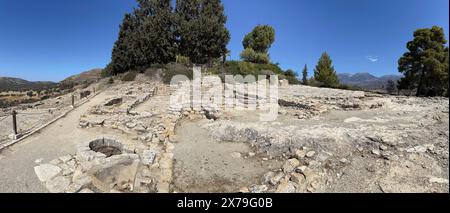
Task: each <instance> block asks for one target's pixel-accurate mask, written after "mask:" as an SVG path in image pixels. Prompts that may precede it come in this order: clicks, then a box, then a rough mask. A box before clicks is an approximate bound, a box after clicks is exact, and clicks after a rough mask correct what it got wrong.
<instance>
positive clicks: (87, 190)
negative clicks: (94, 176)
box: [78, 189, 94, 193]
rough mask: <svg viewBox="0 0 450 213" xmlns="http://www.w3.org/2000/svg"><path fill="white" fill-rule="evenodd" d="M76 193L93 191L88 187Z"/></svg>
mask: <svg viewBox="0 0 450 213" xmlns="http://www.w3.org/2000/svg"><path fill="white" fill-rule="evenodd" d="M78 193H94V192H93V191H92V190H90V189H82V190H81V191H79V192H78Z"/></svg>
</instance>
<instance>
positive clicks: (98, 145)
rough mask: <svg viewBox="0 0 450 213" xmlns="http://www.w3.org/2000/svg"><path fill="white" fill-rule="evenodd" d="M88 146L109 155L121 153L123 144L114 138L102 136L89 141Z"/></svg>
mask: <svg viewBox="0 0 450 213" xmlns="http://www.w3.org/2000/svg"><path fill="white" fill-rule="evenodd" d="M89 148H90V149H91V150H92V151H94V152H100V153H103V154H105V155H106V157H111V156H113V155H121V154H122V150H123V145H122V144H121V143H119V142H117V141H115V140H111V139H107V138H103V139H97V140H94V141H92V142H90V143H89Z"/></svg>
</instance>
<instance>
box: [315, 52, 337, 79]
mask: <svg viewBox="0 0 450 213" xmlns="http://www.w3.org/2000/svg"><path fill="white" fill-rule="evenodd" d="M314 80H316V81H318V82H321V83H322V84H323V86H326V87H334V86H337V85H338V84H339V79H338V77H337V75H336V71H335V70H334V67H333V62H332V60H331V58H330V56H329V55H328V54H327V53H326V52H325V53H323V54H322V56H321V57H320V59H319V62H318V63H317V65H316V68H315V69H314Z"/></svg>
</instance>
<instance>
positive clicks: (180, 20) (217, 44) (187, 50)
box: [175, 0, 230, 64]
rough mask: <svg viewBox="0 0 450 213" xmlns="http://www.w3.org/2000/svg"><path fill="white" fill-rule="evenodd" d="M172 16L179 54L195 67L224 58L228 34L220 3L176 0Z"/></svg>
mask: <svg viewBox="0 0 450 213" xmlns="http://www.w3.org/2000/svg"><path fill="white" fill-rule="evenodd" d="M175 14H176V24H175V32H176V35H177V37H178V45H179V49H178V50H179V54H181V55H183V56H186V57H189V59H190V61H191V62H193V63H198V64H205V63H209V62H211V60H212V59H218V58H221V57H226V54H227V53H228V50H227V47H226V46H227V44H228V42H229V41H230V33H229V31H228V30H227V28H226V27H225V23H226V22H227V17H226V16H225V14H224V7H223V5H222V3H221V1H220V0H177V1H176V9H175Z"/></svg>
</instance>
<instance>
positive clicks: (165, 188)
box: [156, 182, 170, 193]
mask: <svg viewBox="0 0 450 213" xmlns="http://www.w3.org/2000/svg"><path fill="white" fill-rule="evenodd" d="M169 188H170V184H169V183H167V182H161V183H158V184H157V185H156V189H157V191H158V193H169Z"/></svg>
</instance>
